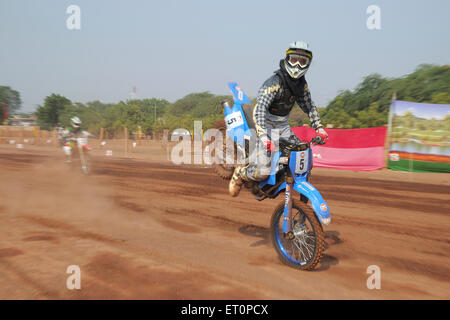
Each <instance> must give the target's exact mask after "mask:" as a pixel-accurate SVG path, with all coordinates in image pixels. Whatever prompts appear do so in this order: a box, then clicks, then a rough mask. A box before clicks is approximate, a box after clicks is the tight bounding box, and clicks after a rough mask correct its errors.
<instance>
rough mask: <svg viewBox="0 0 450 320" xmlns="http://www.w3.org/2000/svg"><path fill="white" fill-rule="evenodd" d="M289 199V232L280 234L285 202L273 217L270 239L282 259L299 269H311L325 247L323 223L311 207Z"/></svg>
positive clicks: (318, 260)
mask: <svg viewBox="0 0 450 320" xmlns="http://www.w3.org/2000/svg"><path fill="white" fill-rule="evenodd" d="M300 203H301V202H299V201H296V200H294V201H292V214H291V220H290V221H289V222H290V223H291V231H290V232H289V233H287V234H284V233H283V213H284V202H283V203H282V204H280V205H279V206H278V207H277V208H276V209H275V212H274V214H273V216H272V221H271V224H270V227H271V234H272V241H273V245H274V247H275V250H276V251H277V253H278V255H279V257H280V259H281V261H282V262H283V263H285V264H287V265H289V266H291V267H294V268H297V269H301V270H312V269H314V267H315V266H316V265H317V264H318V263H319V262H320V259H321V258H322V255H323V250H324V247H325V242H324V233H323V229H322V225H321V224H320V222H319V220H318V219H317V217H316V215H315V214H314V212H313V211H312V209H311V208H310V207H307V206H306V205H304V207H303V209H302V208H301V206H300Z"/></svg>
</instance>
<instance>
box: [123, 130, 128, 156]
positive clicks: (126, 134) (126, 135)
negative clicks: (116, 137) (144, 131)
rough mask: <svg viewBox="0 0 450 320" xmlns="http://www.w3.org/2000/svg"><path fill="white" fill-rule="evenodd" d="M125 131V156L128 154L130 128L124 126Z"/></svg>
mask: <svg viewBox="0 0 450 320" xmlns="http://www.w3.org/2000/svg"><path fill="white" fill-rule="evenodd" d="M124 133H125V157H126V156H127V154H128V129H127V128H124Z"/></svg>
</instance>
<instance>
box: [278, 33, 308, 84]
mask: <svg viewBox="0 0 450 320" xmlns="http://www.w3.org/2000/svg"><path fill="white" fill-rule="evenodd" d="M312 57H313V55H312V51H311V50H310V49H309V45H308V44H307V43H306V42H302V41H295V42H292V43H291V44H290V45H289V48H288V49H287V50H286V57H285V59H284V66H285V67H286V71H287V72H288V73H289V75H290V76H291V78H294V79H298V78H300V77H301V76H303V75H304V74H305V73H306V71H308V68H309V66H310V65H311V60H312Z"/></svg>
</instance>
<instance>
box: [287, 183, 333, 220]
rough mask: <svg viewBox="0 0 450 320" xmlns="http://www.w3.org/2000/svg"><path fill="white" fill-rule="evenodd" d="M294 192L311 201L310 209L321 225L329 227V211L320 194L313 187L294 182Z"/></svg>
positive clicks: (308, 184)
mask: <svg viewBox="0 0 450 320" xmlns="http://www.w3.org/2000/svg"><path fill="white" fill-rule="evenodd" d="M294 190H296V191H297V192H299V193H301V194H303V195H304V196H305V197H307V198H308V199H309V200H310V201H311V205H312V208H313V210H314V212H315V213H316V216H317V218H319V221H320V222H321V223H322V224H323V225H326V226H327V225H329V224H330V222H331V215H330V210H329V209H328V205H327V203H326V202H325V200H323V198H322V195H321V194H320V192H319V191H318V190H317V189H316V188H314V186H313V185H312V184H310V183H308V182H306V181H295V183H294Z"/></svg>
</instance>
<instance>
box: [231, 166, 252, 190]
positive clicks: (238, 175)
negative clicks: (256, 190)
mask: <svg viewBox="0 0 450 320" xmlns="http://www.w3.org/2000/svg"><path fill="white" fill-rule="evenodd" d="M246 180H247V179H246V175H245V167H237V168H236V169H234V173H233V176H232V177H231V180H230V184H229V186H228V191H229V192H230V196H232V197H237V196H238V195H239V191H241V187H242V185H243V184H244V182H245V181H246Z"/></svg>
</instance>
